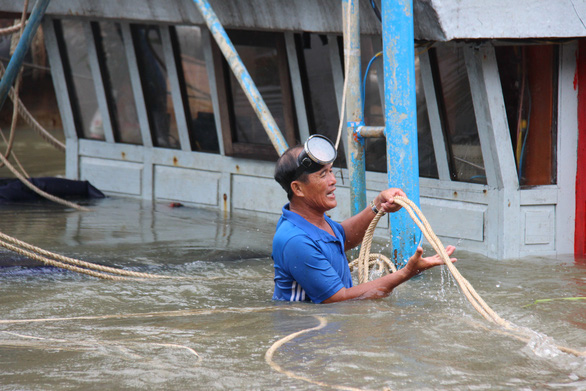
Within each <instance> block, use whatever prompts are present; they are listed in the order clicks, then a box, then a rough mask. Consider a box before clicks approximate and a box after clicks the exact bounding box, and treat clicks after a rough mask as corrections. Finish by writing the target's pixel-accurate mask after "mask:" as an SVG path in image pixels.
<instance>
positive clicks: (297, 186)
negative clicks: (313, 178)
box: [291, 181, 304, 197]
mask: <svg viewBox="0 0 586 391" xmlns="http://www.w3.org/2000/svg"><path fill="white" fill-rule="evenodd" d="M291 191H292V192H293V194H295V195H296V196H297V197H303V196H304V194H303V183H302V182H300V181H293V182H291Z"/></svg>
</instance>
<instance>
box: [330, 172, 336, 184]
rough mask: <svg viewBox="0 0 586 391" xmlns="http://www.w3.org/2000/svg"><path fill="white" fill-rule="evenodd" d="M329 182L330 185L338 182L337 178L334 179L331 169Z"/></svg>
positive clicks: (334, 175)
mask: <svg viewBox="0 0 586 391" xmlns="http://www.w3.org/2000/svg"><path fill="white" fill-rule="evenodd" d="M330 183H331V184H332V185H335V184H336V183H338V180H337V179H336V174H335V173H334V172H333V171H331V172H330Z"/></svg>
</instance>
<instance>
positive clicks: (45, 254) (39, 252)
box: [0, 155, 184, 281]
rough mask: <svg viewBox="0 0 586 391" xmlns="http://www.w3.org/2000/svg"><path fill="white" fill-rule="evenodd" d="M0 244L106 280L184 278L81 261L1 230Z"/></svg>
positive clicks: (19, 252) (56, 265)
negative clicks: (34, 244) (44, 248)
mask: <svg viewBox="0 0 586 391" xmlns="http://www.w3.org/2000/svg"><path fill="white" fill-rule="evenodd" d="M0 156H1V155H0ZM11 243H12V244H11ZM0 246H2V247H4V248H6V249H8V250H10V251H14V252H16V253H18V254H20V255H24V256H25V257H28V258H31V259H34V260H37V261H39V262H42V263H44V264H46V265H49V266H55V267H59V268H62V269H67V270H70V271H74V272H77V273H82V274H87V275H89V276H92V277H97V278H102V279H106V280H115V281H121V280H129V279H137V278H140V279H143V278H166V279H183V278H184V277H175V276H163V275H159V274H150V273H141V272H133V271H130V270H124V269H118V268H114V267H109V266H104V265H98V264H95V263H91V262H86V261H81V260H79V259H75V258H69V257H66V256H63V255H60V254H56V253H52V252H50V251H47V250H43V249H42V248H39V247H36V246H33V245H32V244H28V243H26V242H23V241H22V240H18V239H16V238H13V237H11V236H8V235H6V234H4V233H2V232H0ZM107 273H110V274H107Z"/></svg>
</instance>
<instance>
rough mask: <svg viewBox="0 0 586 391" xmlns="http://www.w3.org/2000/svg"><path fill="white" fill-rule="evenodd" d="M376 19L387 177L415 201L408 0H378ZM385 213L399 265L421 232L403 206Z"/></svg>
mask: <svg viewBox="0 0 586 391" xmlns="http://www.w3.org/2000/svg"><path fill="white" fill-rule="evenodd" d="M382 25H383V61H384V71H385V72H384V74H385V135H386V138H387V166H388V167H387V173H388V183H389V187H398V188H401V189H403V191H405V193H406V194H407V197H408V198H409V199H411V200H412V201H413V202H415V203H416V204H417V205H419V157H418V149H417V101H416V96H415V47H414V33H413V1H412V0H383V1H382ZM389 218H390V224H391V236H392V243H393V249H394V254H391V256H392V258H393V260H394V261H395V263H396V264H397V265H401V264H403V265H404V264H405V263H406V262H407V260H408V259H409V257H410V256H411V255H412V254H413V253H414V252H415V249H416V248H417V245H418V243H419V239H420V237H421V232H420V230H419V228H417V226H416V225H415V223H414V222H413V221H412V220H411V218H410V217H409V215H408V214H407V212H405V211H404V210H401V211H399V212H397V213H391V214H390V217H389Z"/></svg>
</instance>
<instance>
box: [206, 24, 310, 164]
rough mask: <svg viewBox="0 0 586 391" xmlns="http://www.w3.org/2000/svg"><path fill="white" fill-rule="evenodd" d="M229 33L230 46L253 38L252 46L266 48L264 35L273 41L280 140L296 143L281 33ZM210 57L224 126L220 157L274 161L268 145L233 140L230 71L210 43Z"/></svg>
mask: <svg viewBox="0 0 586 391" xmlns="http://www.w3.org/2000/svg"><path fill="white" fill-rule="evenodd" d="M230 32H231V33H232V37H233V43H234V45H245V43H244V42H243V40H244V39H245V38H246V39H250V38H253V40H254V42H255V46H266V45H264V42H266V40H265V39H263V37H266V36H267V34H270V35H271V36H272V39H274V42H275V43H276V48H277V56H278V67H279V76H280V85H281V91H282V97H283V115H284V122H285V128H284V129H280V130H281V132H282V133H283V137H285V140H286V141H287V143H288V144H289V145H290V146H292V145H295V144H297V143H298V139H299V137H298V136H297V134H298V132H297V127H296V121H295V107H294V102H293V92H292V88H291V77H290V75H289V66H288V63H287V50H286V46H285V37H284V35H283V33H273V32H258V31H235V30H232V31H229V33H230ZM236 33H237V34H236ZM232 37H231V38H232ZM212 55H213V62H214V68H215V69H216V86H217V91H218V100H219V102H220V112H219V113H217V114H218V115H220V117H221V122H222V124H225V125H224V126H223V129H222V139H223V143H224V154H225V155H227V156H234V157H243V158H254V159H259V160H269V161H275V160H276V159H277V158H278V153H277V151H276V150H275V148H274V147H273V146H272V145H266V144H254V143H245V142H238V141H236V126H235V117H234V110H233V104H232V92H231V84H230V72H232V70H231V69H230V67H229V65H228V63H227V61H226V60H225V59H224V57H223V55H222V53H221V52H220V49H219V48H218V46H217V44H216V43H215V42H214V43H213V44H212ZM239 88H240V86H239Z"/></svg>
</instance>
